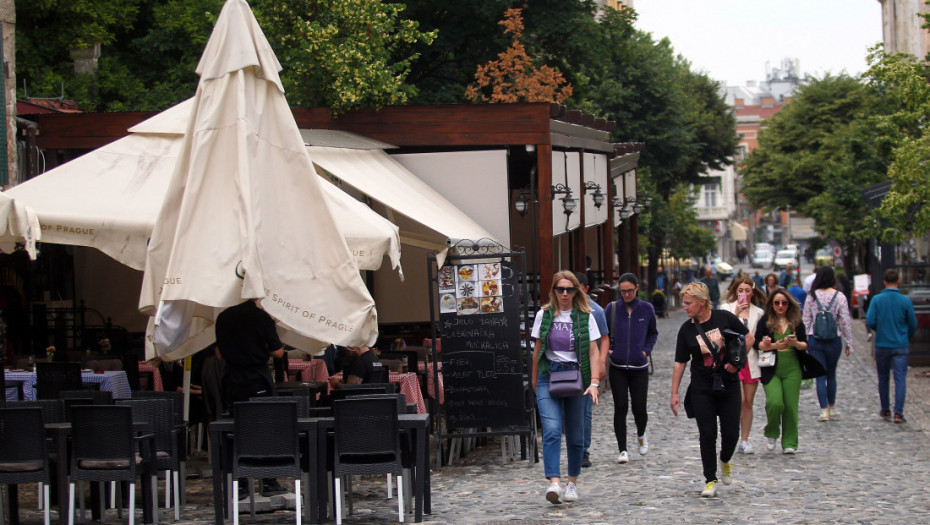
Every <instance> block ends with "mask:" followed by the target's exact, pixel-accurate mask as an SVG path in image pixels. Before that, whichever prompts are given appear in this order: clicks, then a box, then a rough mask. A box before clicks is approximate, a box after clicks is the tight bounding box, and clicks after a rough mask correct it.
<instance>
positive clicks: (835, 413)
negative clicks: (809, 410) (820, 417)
mask: <svg viewBox="0 0 930 525" xmlns="http://www.w3.org/2000/svg"><path fill="white" fill-rule="evenodd" d="M827 415H829V416H830V419H839V418H840V411H839V409H837V408H836V407H830V408H828V409H827Z"/></svg>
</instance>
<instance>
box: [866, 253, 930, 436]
mask: <svg viewBox="0 0 930 525" xmlns="http://www.w3.org/2000/svg"><path fill="white" fill-rule="evenodd" d="M882 283H883V284H884V285H885V289H884V290H882V292H881V293H879V294H878V295H876V296H875V298H873V299H872V302H871V304H869V311H868V313H867V314H866V318H865V324H866V326H868V327H869V328H870V329H872V330H873V331H874V332H875V342H874V345H875V369H876V371H877V372H878V400H879V403H881V413H880V414H881V417H882V419H884V420H885V421H889V420H891V417H892V416H891V410H890V403H889V399H888V394H889V382H888V374H889V372H890V371H893V372H894V422H895V423H907V419H905V418H904V397H905V395H906V394H907V356H908V354H909V353H910V345H909V343H910V340H911V338H912V337H914V332H916V331H917V317H916V316H915V315H914V303H912V302H911V300H910V299H908V298H907V297H905V296H904V295H902V294H901V291H900V290H899V289H898V271H897V270H895V269H894V268H889V269H887V270H885V274H884V275H883V276H882Z"/></svg>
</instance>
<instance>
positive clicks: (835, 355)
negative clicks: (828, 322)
mask: <svg viewBox="0 0 930 525" xmlns="http://www.w3.org/2000/svg"><path fill="white" fill-rule="evenodd" d="M842 352H843V339H842V338H840V337H837V338H836V339H833V340H830V341H824V340H821V339H817V338H815V337H811V338H809V339H808V340H807V353H809V354H810V355H812V356H814V358H815V359H817V361H820V364H821V365H823V367H824V369H826V371H827V375H825V376H820V377H818V378H817V400H818V401H820V408H827V407H832V406H833V405H835V404H836V365H837V364H838V363H839V361H840V354H841V353H842Z"/></svg>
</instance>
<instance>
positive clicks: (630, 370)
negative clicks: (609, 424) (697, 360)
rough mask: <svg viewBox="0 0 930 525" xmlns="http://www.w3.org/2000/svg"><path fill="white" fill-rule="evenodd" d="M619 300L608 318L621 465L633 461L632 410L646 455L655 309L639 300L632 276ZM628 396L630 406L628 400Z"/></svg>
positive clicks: (609, 362) (609, 308)
mask: <svg viewBox="0 0 930 525" xmlns="http://www.w3.org/2000/svg"><path fill="white" fill-rule="evenodd" d="M619 291H620V300H619V301H614V302H612V303H610V304H608V305H607V309H606V315H607V322H608V329H609V330H610V338H611V345H610V353H609V354H608V359H607V373H608V374H609V375H610V377H609V379H610V389H611V393H612V394H613V398H614V435H615V436H616V437H617V448H618V449H619V450H620V455H619V456H618V457H617V462H618V463H627V462H629V461H630V455H629V453H628V452H627V448H626V412H627V408H628V405H632V407H633V420H634V421H635V422H636V432H637V436H638V444H639V453H640V455H646V453H647V452H649V444H648V442H647V441H646V422H647V421H648V418H649V416H648V414H647V413H646V397H647V393H648V391H649V354H651V353H652V348H653V346H655V344H656V339H657V338H658V336H659V331H658V330H657V329H656V314H655V310H653V306H652V305H651V304H650V303H648V302H646V301H642V300H640V299H638V298H637V297H636V292H637V291H639V280H638V279H637V278H636V276H635V275H633V274H632V273H625V274H623V275H621V276H620V281H619ZM627 392H629V402H628V398H627Z"/></svg>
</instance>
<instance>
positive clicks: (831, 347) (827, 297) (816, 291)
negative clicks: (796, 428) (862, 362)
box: [801, 266, 853, 421]
mask: <svg viewBox="0 0 930 525" xmlns="http://www.w3.org/2000/svg"><path fill="white" fill-rule="evenodd" d="M820 311H828V312H830V314H831V315H832V316H833V321H834V323H835V325H836V330H835V331H834V333H831V334H828V337H819V336H818V334H817V333H816V331H815V330H814V320H815V318H816V317H817V314H818V312H820ZM801 320H802V321H803V322H804V326H805V327H806V328H807V332H808V333H809V334H810V335H811V338H810V341H808V349H807V351H808V353H810V355H812V356H814V357H815V358H816V359H817V360H818V361H820V364H821V365H823V367H824V369H826V371H827V375H826V376H821V377H818V378H817V400H818V401H819V402H820V415H819V416H818V417H817V421H829V420H831V419H839V417H840V411H839V410H837V409H836V367H837V365H838V364H839V361H840V353H841V352H842V351H843V341H846V355H847V356H848V355H849V354H851V353H852V352H853V346H852V341H853V338H852V322H851V318H850V315H849V303H848V302H847V301H846V296H845V295H843V293H842V292H839V291H838V290H837V289H836V276H835V275H834V274H833V268H832V267H830V266H823V267H821V268H818V269H817V272H816V277H814V282H813V283H811V293H810V295H809V296H808V297H807V301H805V302H804V312H803V313H802V314H801ZM821 335H823V334H821ZM829 336H832V337H829Z"/></svg>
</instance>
